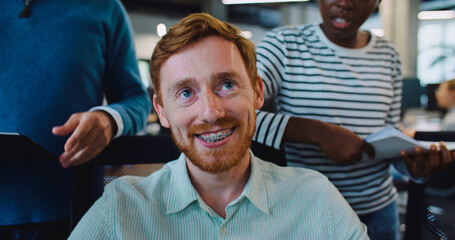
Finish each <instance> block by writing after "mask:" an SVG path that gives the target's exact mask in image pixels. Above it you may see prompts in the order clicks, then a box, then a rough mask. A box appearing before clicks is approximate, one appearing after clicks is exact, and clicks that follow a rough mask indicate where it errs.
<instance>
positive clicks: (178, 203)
mask: <svg viewBox="0 0 455 240" xmlns="http://www.w3.org/2000/svg"><path fill="white" fill-rule="evenodd" d="M249 154H250V159H251V161H250V163H251V174H250V178H249V179H248V182H247V184H246V185H245V188H244V189H243V191H242V194H241V195H240V196H239V198H238V199H237V200H240V199H242V198H243V197H246V198H247V199H248V200H249V201H250V202H251V203H253V205H255V206H256V207H257V208H258V209H260V210H261V211H263V212H264V213H266V214H269V207H268V202H267V190H266V187H265V186H266V183H265V182H264V181H265V179H263V178H264V177H263V169H262V164H261V161H262V160H260V159H258V158H257V157H255V156H254V155H253V153H252V152H251V150H250V152H249ZM185 159H186V157H185V155H184V154H183V153H182V154H181V155H180V157H179V158H178V159H177V162H176V167H175V171H172V172H171V177H170V186H171V189H170V190H169V192H168V193H169V195H168V196H166V199H167V200H168V201H167V202H168V204H167V207H166V214H173V213H177V212H180V211H182V210H184V209H185V208H186V207H188V206H189V205H190V204H191V203H193V202H194V201H197V200H198V199H200V197H199V194H198V193H197V191H196V189H195V188H194V186H193V185H192V184H191V180H190V177H189V175H188V170H187V166H186V160H185ZM237 200H234V202H236V201H237ZM200 201H202V199H201V200H200Z"/></svg>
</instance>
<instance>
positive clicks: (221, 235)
mask: <svg viewBox="0 0 455 240" xmlns="http://www.w3.org/2000/svg"><path fill="white" fill-rule="evenodd" d="M250 156H251V159H252V160H251V174H250V178H249V180H248V182H247V184H246V185H245V187H244V190H243V192H242V194H241V195H240V196H239V197H238V198H237V199H236V200H234V201H232V202H231V203H230V204H228V206H227V207H226V218H225V219H224V218H222V217H220V216H219V215H218V214H217V213H216V212H215V211H213V210H212V209H211V208H210V207H209V206H208V205H207V204H206V203H205V202H204V201H203V200H202V199H201V197H200V196H199V194H198V192H197V191H196V190H195V188H194V187H193V185H192V184H191V180H190V178H189V176H188V172H187V167H186V161H185V155H183V154H182V155H181V156H180V158H179V159H178V160H177V161H174V162H170V163H168V164H166V165H165V166H164V167H163V168H162V169H161V170H159V171H157V172H155V173H153V174H152V175H150V176H148V177H146V178H142V177H132V176H129V177H123V178H119V179H118V180H115V181H113V182H112V183H110V184H108V185H107V186H106V189H105V192H104V194H103V196H102V197H101V198H100V199H99V200H98V201H96V203H95V204H94V205H93V206H92V208H91V209H90V210H89V211H88V212H87V213H86V214H85V215H84V217H83V218H82V219H81V221H80V222H79V224H78V225H77V226H76V228H75V229H74V231H73V232H72V233H71V236H70V238H69V239H90V240H92V239H95V240H96V239H103V240H104V239H185V240H186V239H334V240H335V239H336V240H338V239H369V238H368V236H367V230H366V227H365V225H363V224H362V223H361V222H360V220H359V218H358V217H357V215H356V214H355V213H354V211H353V210H352V208H350V207H349V204H348V203H347V202H346V201H345V200H344V199H343V197H342V196H341V194H340V193H339V192H338V191H337V190H336V188H335V187H334V186H333V184H331V183H330V182H329V181H328V180H327V178H326V177H325V176H323V175H322V174H320V173H318V172H315V171H312V170H308V169H303V168H292V167H278V166H277V165H274V164H272V163H269V162H264V161H262V160H260V159H258V158H256V157H254V156H253V154H252V153H250Z"/></svg>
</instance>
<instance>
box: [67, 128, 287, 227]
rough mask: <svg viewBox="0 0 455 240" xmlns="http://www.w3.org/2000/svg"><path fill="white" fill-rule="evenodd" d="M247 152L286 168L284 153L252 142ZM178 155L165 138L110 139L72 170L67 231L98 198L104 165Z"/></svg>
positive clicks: (157, 160)
mask: <svg viewBox="0 0 455 240" xmlns="http://www.w3.org/2000/svg"><path fill="white" fill-rule="evenodd" d="M251 150H252V151H253V152H254V154H255V155H256V156H258V157H260V158H262V159H263V160H266V161H271V162H274V163H276V164H277V165H280V166H286V159H285V155H284V151H279V150H276V149H273V148H271V147H268V146H265V145H263V144H260V143H257V142H252V144H251ZM179 155H180V151H179V150H178V149H177V147H176V146H175V144H174V142H173V140H172V138H171V137H170V136H169V135H158V136H150V135H147V136H133V137H120V138H118V139H115V140H113V141H112V142H111V143H110V144H109V146H108V147H107V148H106V149H105V150H104V151H103V152H102V153H101V154H100V155H99V156H98V157H96V159H94V160H93V161H90V162H89V163H87V164H84V165H82V166H79V167H75V168H74V171H73V196H72V211H71V212H72V216H71V229H73V228H74V227H75V226H76V225H77V223H78V222H79V220H80V219H81V218H82V216H83V215H84V214H85V212H87V210H88V209H89V208H90V207H91V206H92V205H93V203H94V202H95V201H96V200H97V199H98V198H99V197H100V196H101V194H102V192H103V189H104V183H105V178H104V177H105V166H110V168H120V167H121V166H130V165H136V164H163V163H166V162H169V161H172V160H174V159H177V158H178V156H179ZM140 168H142V167H139V168H138V169H140ZM132 175H136V174H132ZM110 177H111V178H112V177H114V178H115V176H110ZM109 180H112V179H109Z"/></svg>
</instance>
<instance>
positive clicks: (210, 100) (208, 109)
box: [201, 91, 225, 123]
mask: <svg viewBox="0 0 455 240" xmlns="http://www.w3.org/2000/svg"><path fill="white" fill-rule="evenodd" d="M201 100H202V101H201V102H202V118H203V119H202V120H203V121H204V122H208V123H214V122H216V120H218V119H219V118H221V117H224V113H225V112H224V107H223V100H222V99H221V98H220V97H219V96H217V95H216V94H215V93H213V92H211V91H209V92H207V93H204V94H203V96H202V98H201Z"/></svg>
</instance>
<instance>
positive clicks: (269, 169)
mask: <svg viewBox="0 0 455 240" xmlns="http://www.w3.org/2000/svg"><path fill="white" fill-rule="evenodd" d="M259 160H260V163H261V166H262V170H263V172H264V176H265V177H266V178H269V179H271V180H272V181H282V182H283V183H285V184H288V183H290V184H295V185H301V186H304V185H311V184H312V183H314V182H317V183H318V184H324V185H326V184H330V181H329V180H328V179H327V177H326V176H325V175H323V174H321V173H319V172H317V171H315V170H312V169H308V168H302V167H289V166H287V167H281V166H278V165H276V164H273V163H271V162H267V161H264V160H262V159H259Z"/></svg>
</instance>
